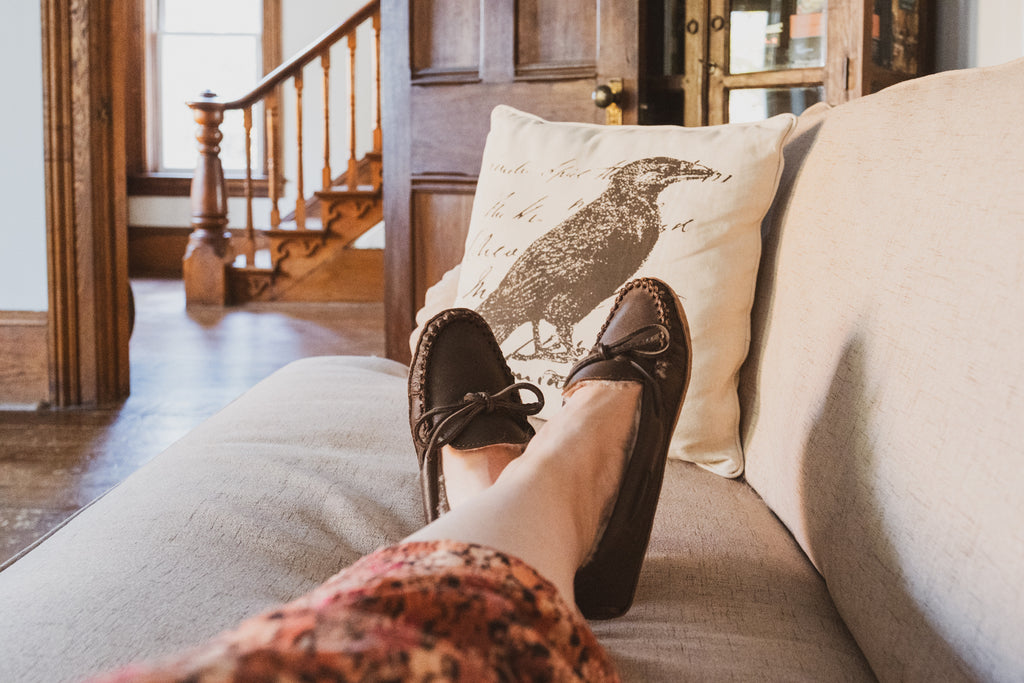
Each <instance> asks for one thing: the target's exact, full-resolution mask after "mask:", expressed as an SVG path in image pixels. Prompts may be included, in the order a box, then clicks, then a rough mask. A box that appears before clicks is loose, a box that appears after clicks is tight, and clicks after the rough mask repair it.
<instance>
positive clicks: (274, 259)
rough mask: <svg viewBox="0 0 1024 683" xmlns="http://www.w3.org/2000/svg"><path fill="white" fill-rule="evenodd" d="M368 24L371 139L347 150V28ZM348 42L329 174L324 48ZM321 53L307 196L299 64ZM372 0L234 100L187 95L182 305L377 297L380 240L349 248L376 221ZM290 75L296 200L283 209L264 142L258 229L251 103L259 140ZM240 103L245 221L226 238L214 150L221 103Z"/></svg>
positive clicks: (275, 119) (273, 125)
mask: <svg viewBox="0 0 1024 683" xmlns="http://www.w3.org/2000/svg"><path fill="white" fill-rule="evenodd" d="M367 24H372V27H373V36H374V50H373V54H374V57H375V64H374V69H373V71H374V74H375V78H374V87H373V91H374V93H375V96H376V102H375V103H374V104H375V114H376V115H375V117H374V119H375V120H374V121H373V125H374V127H373V131H372V139H373V148H372V149H371V150H370V151H368V152H366V153H365V154H364V155H363V156H362V157H361V158H357V153H356V133H357V124H358V120H357V115H356V114H357V110H358V107H357V92H358V91H357V88H356V77H355V75H356V73H357V68H356V31H357V30H358V29H359V28H360V27H361V26H363V25H367ZM343 39H344V40H347V43H348V54H349V60H348V61H349V64H348V75H349V79H348V94H349V97H348V100H349V107H348V112H347V116H348V124H349V125H348V133H349V136H348V137H349V140H348V143H349V145H348V147H349V157H348V163H347V169H346V172H345V173H344V174H342V175H341V176H338V177H334V176H333V175H332V173H331V151H330V130H331V129H330V116H331V111H330V99H329V86H330V48H331V47H332V46H334V45H335V44H336V43H338V42H339V41H341V40H343ZM317 59H319V60H320V64H321V67H322V72H323V95H324V96H323V102H324V110H323V140H324V150H323V171H322V183H321V188H322V189H320V190H318V191H316V192H313V193H312V194H311V195H310V196H307V193H306V191H305V187H304V179H303V127H302V96H303V79H304V75H303V70H304V68H305V67H306V66H307V65H309V64H310V63H312V62H314V60H317ZM379 64H380V3H379V0H374V1H372V2H370V3H368V4H367V5H365V6H364V7H363V8H362V9H360V10H359V11H358V12H356V13H355V14H354V15H353V16H352V17H350V18H349V19H347V20H346V21H344V22H342V23H341V24H339V25H338V26H337V27H335V28H334V29H332V30H331V31H328V32H327V33H326V34H324V35H323V36H322V37H321V38H320V39H319V40H317V41H316V42H314V43H313V44H312V45H310V46H309V47H308V48H306V50H304V51H303V52H302V53H300V54H299V55H297V56H296V57H294V58H292V59H291V60H289V61H288V62H286V63H285V64H282V65H281V66H280V67H278V68H277V69H275V70H274V71H272V72H271V73H270V74H268V75H267V76H266V77H265V78H264V79H263V80H262V81H261V82H260V84H259V85H257V86H256V88H255V89H253V91H252V92H250V93H249V94H247V95H245V96H244V97H241V98H239V99H237V100H233V101H227V102H226V101H223V100H220V99H219V98H217V96H216V95H215V94H213V93H204V94H203V95H202V96H201V97H200V98H199V99H198V100H196V101H194V102H190V103H189V106H190V107H191V108H192V110H193V114H194V117H195V120H196V122H197V123H198V124H199V129H198V132H197V134H196V139H197V140H198V141H199V163H198V166H197V168H196V174H195V176H194V177H193V180H192V195H191V197H192V227H193V232H192V234H191V236H190V238H189V245H188V248H187V250H186V254H185V257H184V263H183V270H184V280H185V298H186V302H187V304H188V305H195V304H205V305H219V306H224V305H231V304H239V303H244V302H248V301H295V302H298V301H379V300H381V299H382V298H383V289H384V253H383V249H377V248H365V249H364V248H356V247H355V246H353V245H354V243H355V242H356V241H357V240H358V239H359V238H360V237H361V236H362V235H364V234H365V233H366V232H367V231H369V230H371V229H372V228H374V227H375V226H377V225H378V224H380V223H381V221H382V220H383V203H382V192H383V189H382V184H383V181H382V177H383V174H382V170H381V169H382V166H381V127H380V66H379ZM289 80H290V81H292V82H293V85H294V92H295V98H296V99H295V104H296V106H295V111H296V119H297V140H296V150H297V158H298V162H297V164H296V168H297V171H296V178H295V185H296V192H297V198H296V202H295V209H294V211H292V212H291V213H290V214H288V215H286V216H284V217H282V216H281V212H280V209H279V208H278V204H279V201H280V194H281V192H280V188H281V186H282V185H283V178H281V174H280V171H279V166H280V164H279V162H278V159H279V153H278V152H277V151H276V150H275V147H276V145H274V144H268V145H267V148H268V151H267V157H268V158H267V170H268V172H267V175H268V188H269V191H268V195H269V199H270V203H271V207H272V208H271V211H270V217H269V224H270V227H269V228H260V229H257V228H255V227H254V219H253V190H252V187H253V181H252V177H253V173H252V159H251V137H252V111H253V107H254V106H255V105H256V104H257V103H259V102H262V103H263V105H264V110H265V113H266V127H267V139H268V141H273V140H274V136H275V131H276V130H277V129H278V127H279V126H280V125H281V124H280V117H279V111H280V96H281V90H282V84H283V83H285V82H287V81H289ZM231 109H240V110H242V112H243V115H244V116H243V120H244V124H243V125H244V126H245V139H246V148H247V149H246V162H247V163H246V228H245V233H244V236H242V237H237V236H236V237H234V238H232V237H231V235H230V234H229V233H228V231H227V230H226V227H227V223H228V218H227V192H226V186H225V183H224V174H223V170H222V168H221V163H220V159H219V156H218V155H219V151H220V150H219V143H220V139H221V137H222V134H221V132H220V124H221V122H222V121H223V118H224V112H225V111H228V110H231Z"/></svg>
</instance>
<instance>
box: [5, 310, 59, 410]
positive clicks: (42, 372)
mask: <svg viewBox="0 0 1024 683" xmlns="http://www.w3.org/2000/svg"><path fill="white" fill-rule="evenodd" d="M48 317H49V316H48V315H47V313H46V312H45V311H44V312H42V313H37V312H26V311H0V349H3V353H0V405H4V404H14V405H38V404H42V403H46V402H47V401H48V400H49V398H50V371H49V355H48V353H47V329H48V322H47V320H48Z"/></svg>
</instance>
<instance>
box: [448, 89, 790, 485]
mask: <svg viewBox="0 0 1024 683" xmlns="http://www.w3.org/2000/svg"><path fill="white" fill-rule="evenodd" d="M794 122H795V117H793V116H792V115H783V116H778V117H775V118H773V119H769V120H768V121H763V122H759V123H754V124H737V125H735V126H709V127H704V128H682V127H678V126H600V125H594V124H576V123H552V122H548V121H545V120H543V119H540V118H538V117H536V116H532V115H530V114H525V113H523V112H519V111H516V110H515V109H512V108H511V107H506V106H499V107H497V108H495V110H494V112H493V113H492V115H491V131H490V133H489V135H488V137H487V144H486V145H485V148H484V156H483V161H482V167H481V172H480V178H479V181H478V183H477V190H476V196H475V197H474V201H473V212H472V215H471V219H470V226H469V231H468V234H467V237H466V247H465V254H464V256H463V261H462V265H461V268H460V273H459V285H458V294H457V297H456V300H455V302H454V305H455V306H460V307H465V308H471V309H474V310H476V311H477V312H479V313H480V314H481V315H482V316H483V318H484V319H485V320H486V321H487V323H488V324H489V325H490V326H491V328H492V330H493V331H494V334H495V337H496V338H497V339H498V342H499V344H500V345H501V349H502V352H503V353H504V355H505V357H506V359H507V360H508V364H509V368H510V369H511V370H512V372H513V374H514V375H515V376H516V377H517V378H518V379H520V380H522V381H528V382H532V383H534V384H536V385H537V386H539V387H540V388H541V389H542V390H543V391H544V393H545V399H546V406H545V409H544V412H542V413H541V417H550V416H551V415H552V414H553V413H554V411H556V410H558V409H559V407H560V406H561V396H560V392H561V387H562V384H563V382H564V378H565V376H566V375H567V374H568V372H569V370H570V369H571V368H572V366H573V364H574V363H575V362H576V361H577V360H578V359H579V358H580V357H581V356H583V355H585V354H586V353H587V352H588V351H589V350H590V348H591V347H592V346H593V344H594V340H595V339H596V337H597V333H598V330H599V329H600V327H601V324H602V323H603V321H604V319H605V317H606V316H607V314H608V311H609V309H610V307H611V305H612V302H613V301H614V299H615V295H616V293H617V291H618V290H619V288H620V287H622V285H624V284H625V283H626V282H628V281H629V280H631V279H633V278H636V277H655V278H659V279H661V280H664V281H665V282H666V283H668V285H669V286H670V287H672V289H673V290H674V291H675V292H676V294H677V295H678V296H679V297H680V299H681V301H682V303H683V307H684V309H685V310H686V314H687V318H688V320H689V324H690V333H691V336H692V341H693V371H692V376H691V380H690V389H689V392H688V395H687V398H686V402H685V404H684V406H683V412H682V414H681V415H680V420H679V427H677V430H676V434H675V438H674V439H673V441H672V446H671V448H670V455H672V456H673V457H677V458H682V459H686V460H692V461H694V462H697V463H698V464H701V465H702V466H704V467H707V468H708V469H711V470H712V471H715V472H718V473H719V474H722V475H725V476H738V475H739V474H740V473H741V472H742V456H741V454H740V452H739V407H738V399H737V397H736V377H737V373H738V371H739V367H740V365H741V364H742V362H743V358H744V357H745V355H746V351H747V339H748V337H749V331H750V307H751V305H752V303H753V289H754V280H755V278H756V274H757V264H758V259H759V256H760V245H761V242H760V223H761V219H762V218H763V216H764V214H765V212H766V211H767V210H768V207H769V206H770V205H771V201H772V198H773V197H774V194H775V188H776V187H777V184H778V178H779V174H780V172H781V168H782V144H783V142H784V140H785V138H786V137H787V136H788V134H789V132H790V131H791V130H792V127H793V124H794Z"/></svg>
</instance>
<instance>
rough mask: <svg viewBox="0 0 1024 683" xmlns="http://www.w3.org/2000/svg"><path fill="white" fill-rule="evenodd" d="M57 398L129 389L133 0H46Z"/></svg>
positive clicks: (63, 402) (53, 387)
mask: <svg viewBox="0 0 1024 683" xmlns="http://www.w3.org/2000/svg"><path fill="white" fill-rule="evenodd" d="M42 10H43V11H42V18H43V74H44V87H43V92H44V117H45V121H44V130H45V141H44V144H45V150H46V152H45V157H46V162H45V169H46V204H47V224H48V225H47V251H48V258H47V261H48V271H49V296H50V300H49V327H50V332H51V334H50V335H49V337H50V373H49V374H50V398H51V401H52V402H53V403H54V404H56V405H58V406H72V405H86V406H96V405H107V404H111V403H115V402H117V401H119V400H121V399H123V398H124V397H126V396H127V395H128V392H129V388H130V387H129V374H128V372H129V370H128V337H129V334H130V329H129V320H128V310H129V299H130V295H131V293H130V290H129V285H128V258H127V194H126V190H125V166H126V160H125V147H124V137H125V102H124V89H123V84H124V82H125V79H126V75H125V69H126V68H128V64H127V62H128V61H129V60H128V59H126V56H127V54H128V46H127V45H126V43H125V40H124V36H125V32H126V30H127V26H128V25H129V12H128V5H127V0H113V1H103V0H72V1H71V2H62V1H61V0H43V2H42Z"/></svg>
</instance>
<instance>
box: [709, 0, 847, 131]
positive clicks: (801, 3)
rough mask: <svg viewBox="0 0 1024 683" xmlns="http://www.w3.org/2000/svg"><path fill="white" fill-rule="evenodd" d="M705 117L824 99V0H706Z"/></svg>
mask: <svg viewBox="0 0 1024 683" xmlns="http://www.w3.org/2000/svg"><path fill="white" fill-rule="evenodd" d="M709 28H710V30H711V33H710V42H709V57H710V58H709V63H708V70H709V74H708V123H711V124H715V123H727V122H742V121H759V120H762V119H765V118H768V117H769V116H774V115H775V114H781V113H784V112H792V113H794V114H799V113H801V112H802V111H803V110H804V109H806V108H807V107H809V106H811V105H812V104H815V103H816V102H820V101H822V100H824V99H825V62H826V56H827V51H828V2H827V0H732V1H731V2H730V1H729V0H711V17H710V20H709Z"/></svg>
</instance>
